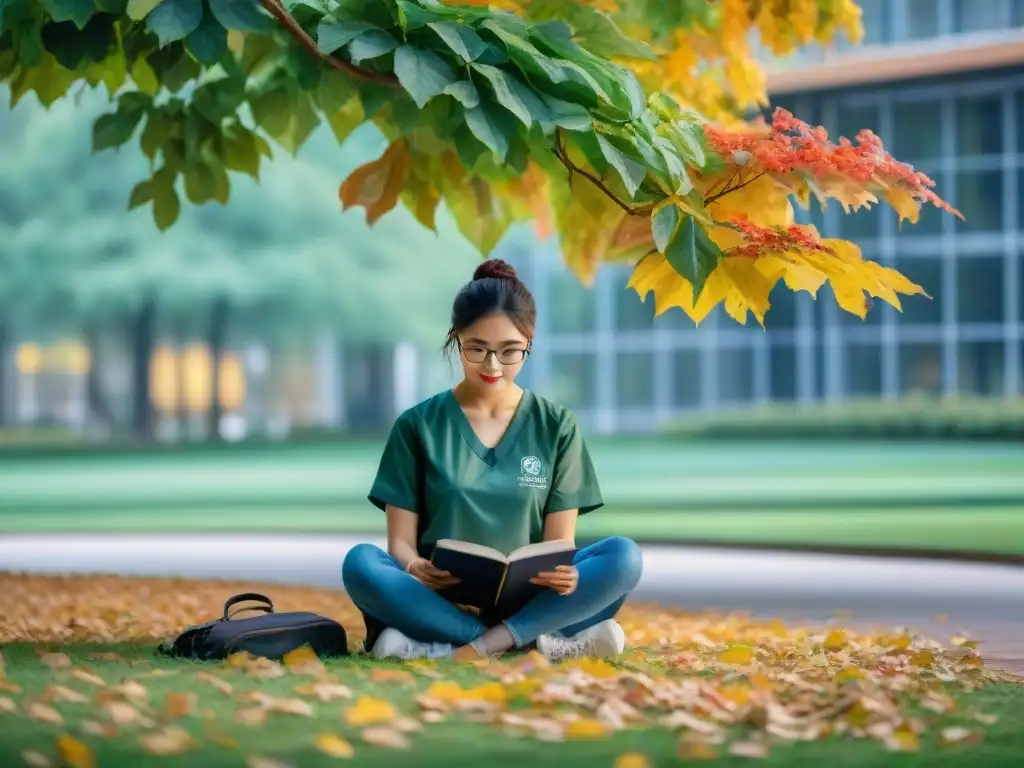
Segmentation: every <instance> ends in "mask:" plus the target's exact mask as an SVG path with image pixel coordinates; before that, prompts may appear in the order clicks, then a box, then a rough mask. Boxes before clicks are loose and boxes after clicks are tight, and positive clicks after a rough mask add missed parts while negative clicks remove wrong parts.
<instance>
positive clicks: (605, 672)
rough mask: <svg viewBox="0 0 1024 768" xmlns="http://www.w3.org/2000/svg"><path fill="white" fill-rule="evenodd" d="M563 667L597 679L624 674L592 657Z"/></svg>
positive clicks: (502, 689)
mask: <svg viewBox="0 0 1024 768" xmlns="http://www.w3.org/2000/svg"><path fill="white" fill-rule="evenodd" d="M562 666H563V668H565V669H578V670H580V671H581V672H584V673H585V674H587V675H589V676H590V677H593V678H596V679H602V678H604V679H607V678H612V677H618V676H619V675H620V674H622V672H621V671H620V670H619V669H617V668H616V667H613V666H612V665H611V664H609V663H608V662H607V661H605V660H604V659H599V658H592V657H585V658H582V659H577V660H575V661H570V662H566V663H565V664H563V665H562ZM490 685H491V686H492V690H494V691H495V694H496V695H498V696H500V695H503V694H504V688H501V687H500V686H498V688H500V690H501V694H498V693H497V689H495V688H494V687H493V686H494V685H495V684H494V683H491V684H490Z"/></svg>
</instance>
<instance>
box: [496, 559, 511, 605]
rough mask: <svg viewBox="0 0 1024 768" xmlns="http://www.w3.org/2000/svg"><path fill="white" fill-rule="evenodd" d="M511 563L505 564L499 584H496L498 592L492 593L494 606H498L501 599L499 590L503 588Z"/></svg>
mask: <svg viewBox="0 0 1024 768" xmlns="http://www.w3.org/2000/svg"><path fill="white" fill-rule="evenodd" d="M510 565H511V563H505V570H504V571H502V572H501V582H499V584H498V590H497V591H496V592H495V593H494V606H495V607H497V606H498V600H500V599H501V590H502V589H504V588H505V579H506V578H507V577H508V569H509V567H510Z"/></svg>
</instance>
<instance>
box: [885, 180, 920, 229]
mask: <svg viewBox="0 0 1024 768" xmlns="http://www.w3.org/2000/svg"><path fill="white" fill-rule="evenodd" d="M885 201H886V202H887V203H888V204H889V205H891V206H892V207H893V209H894V210H895V211H896V213H897V214H898V215H899V217H900V221H903V220H904V219H906V220H907V221H909V222H910V223H911V224H917V221H918V219H919V218H920V216H921V205H920V203H918V202H917V200H915V199H914V195H913V193H912V192H910V191H909V190H908V189H905V188H904V187H892V188H891V189H887V190H886V192H885Z"/></svg>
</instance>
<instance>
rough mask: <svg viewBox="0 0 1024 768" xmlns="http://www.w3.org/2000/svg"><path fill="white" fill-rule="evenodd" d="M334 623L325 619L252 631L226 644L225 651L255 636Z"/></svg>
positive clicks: (229, 650)
mask: <svg viewBox="0 0 1024 768" xmlns="http://www.w3.org/2000/svg"><path fill="white" fill-rule="evenodd" d="M334 623H336V622H334V621H333V620H331V619H324V620H322V621H318V622H315V623H312V624H310V623H302V624H293V625H289V626H284V627H273V628H272V629H250V630H249V631H248V632H246V633H244V634H241V635H237V636H235V637H234V638H233V639H232V640H231V642H229V643H225V644H224V650H225V651H226V652H231V651H232V650H233V649H234V647H235V646H236V645H237V644H238V643H240V642H241V641H242V640H245V639H246V638H247V637H253V636H255V635H267V634H270V633H272V632H282V631H285V630H289V629H302V628H304V627H320V626H323V625H325V624H334Z"/></svg>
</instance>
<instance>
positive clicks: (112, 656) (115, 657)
mask: <svg viewBox="0 0 1024 768" xmlns="http://www.w3.org/2000/svg"><path fill="white" fill-rule="evenodd" d="M86 658H88V659H89V660H90V661H109V662H113V663H115V664H124V662H125V659H124V656H122V655H121V654H119V653H114V652H113V651H98V652H96V653H90V654H89V655H88V656H87V657H86Z"/></svg>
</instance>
